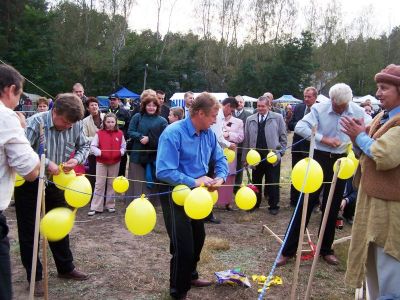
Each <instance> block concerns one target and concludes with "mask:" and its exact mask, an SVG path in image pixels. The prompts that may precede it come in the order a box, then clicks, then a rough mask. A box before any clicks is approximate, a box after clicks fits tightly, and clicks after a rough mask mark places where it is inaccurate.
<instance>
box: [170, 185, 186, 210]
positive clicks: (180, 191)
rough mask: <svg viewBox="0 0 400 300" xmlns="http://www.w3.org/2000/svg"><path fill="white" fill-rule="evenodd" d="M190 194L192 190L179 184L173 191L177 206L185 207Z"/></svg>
mask: <svg viewBox="0 0 400 300" xmlns="http://www.w3.org/2000/svg"><path fill="white" fill-rule="evenodd" d="M189 193H190V188H189V187H188V186H187V185H184V184H179V185H177V186H176V187H174V189H173V190H172V200H174V202H175V204H176V205H180V206H183V204H184V203H185V199H186V197H187V196H188V195H189Z"/></svg>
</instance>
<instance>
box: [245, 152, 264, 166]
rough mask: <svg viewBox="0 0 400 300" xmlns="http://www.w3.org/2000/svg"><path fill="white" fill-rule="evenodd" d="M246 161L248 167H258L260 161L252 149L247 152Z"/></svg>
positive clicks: (259, 157) (258, 155)
mask: <svg viewBox="0 0 400 300" xmlns="http://www.w3.org/2000/svg"><path fill="white" fill-rule="evenodd" d="M246 161H247V163H248V164H249V165H250V166H256V165H258V164H259V163H260V161H261V156H260V153H258V152H257V151H256V150H254V149H251V150H250V151H249V152H247V155H246Z"/></svg>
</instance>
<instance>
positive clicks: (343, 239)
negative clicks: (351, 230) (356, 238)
mask: <svg viewBox="0 0 400 300" xmlns="http://www.w3.org/2000/svg"><path fill="white" fill-rule="evenodd" d="M349 240H351V235H349V236H345V237H342V238H340V239H337V240H334V241H333V244H332V246H335V245H337V244H341V243H344V242H347V241H349Z"/></svg>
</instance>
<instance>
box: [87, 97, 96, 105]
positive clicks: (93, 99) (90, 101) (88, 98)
mask: <svg viewBox="0 0 400 300" xmlns="http://www.w3.org/2000/svg"><path fill="white" fill-rule="evenodd" d="M92 102H95V103H97V105H99V100H97V98H96V97H87V99H86V107H89V104H90V103H92Z"/></svg>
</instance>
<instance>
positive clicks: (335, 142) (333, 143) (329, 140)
mask: <svg viewBox="0 0 400 300" xmlns="http://www.w3.org/2000/svg"><path fill="white" fill-rule="evenodd" d="M321 143H323V144H325V145H327V146H330V147H332V148H337V147H339V146H340V145H341V144H342V142H341V141H340V140H339V139H338V138H336V137H326V136H324V137H323V138H322V140H321Z"/></svg>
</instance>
